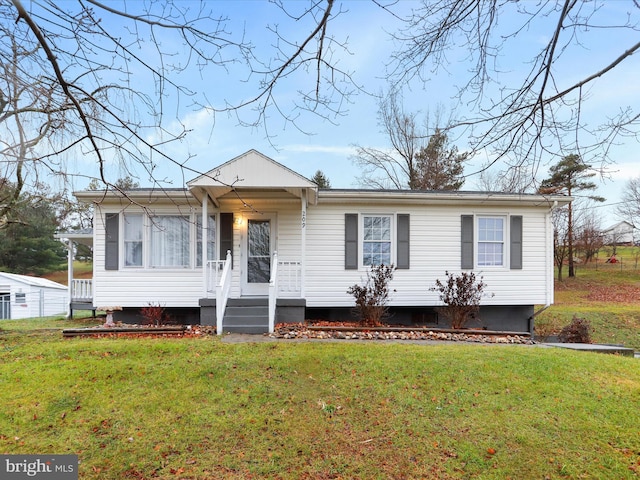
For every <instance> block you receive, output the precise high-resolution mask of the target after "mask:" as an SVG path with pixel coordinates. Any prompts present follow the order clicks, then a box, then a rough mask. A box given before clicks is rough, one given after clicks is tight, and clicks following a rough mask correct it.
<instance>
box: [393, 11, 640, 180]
mask: <svg viewBox="0 0 640 480" xmlns="http://www.w3.org/2000/svg"><path fill="white" fill-rule="evenodd" d="M639 32H640V2H638V1H637V0H630V1H626V2H609V1H606V0H596V1H592V2H585V1H580V0H561V1H556V0H542V1H538V2H517V1H511V0H479V1H471V0H469V1H467V0H436V1H432V0H423V1H422V3H421V6H420V8H417V9H415V10H414V11H413V12H412V14H411V15H410V16H409V17H408V18H406V19H405V26H404V28H403V29H402V30H401V31H399V32H396V33H395V34H394V37H395V39H396V41H398V42H399V46H398V49H397V51H396V53H395V55H394V58H393V59H392V61H391V62H390V65H389V66H390V80H391V81H392V82H393V83H394V84H397V85H404V84H410V83H411V82H418V83H422V82H424V83H425V84H426V82H428V81H429V80H430V79H431V78H432V77H433V76H436V75H448V74H449V69H451V68H457V66H458V65H464V66H465V67H466V68H465V71H462V72H461V71H460V70H462V69H459V68H458V69H457V72H456V77H455V82H456V85H457V86H458V90H457V94H456V95H455V97H456V98H458V99H459V101H460V105H461V106H463V107H464V109H465V110H466V111H468V112H469V113H468V114H465V115H464V116H463V118H459V119H458V121H457V122H456V125H457V127H458V129H460V130H462V131H464V133H462V132H461V131H459V132H458V133H457V135H463V134H464V135H468V136H469V138H470V146H471V148H472V150H474V151H481V150H482V151H486V152H489V153H490V154H491V155H492V156H491V158H492V159H493V162H494V163H495V162H499V161H501V160H503V159H504V158H511V159H514V158H515V159H517V164H516V165H515V166H519V165H527V166H528V168H529V171H531V172H532V173H535V171H536V170H537V169H538V167H539V165H540V162H541V161H542V160H547V159H548V158H549V156H555V155H566V154H567V153H570V152H578V153H579V154H580V156H581V157H582V158H585V159H588V160H589V161H590V162H591V161H592V160H598V161H600V162H601V163H603V164H606V162H608V161H612V159H611V158H609V153H610V147H611V146H612V145H614V144H616V143H617V142H620V141H623V139H624V138H625V137H631V138H632V139H633V141H637V139H638V127H639V126H640V110H638V106H637V105H628V104H626V103H622V104H620V105H615V104H614V105H611V102H609V103H605V104H602V105H600V106H599V107H598V111H599V115H598V116H597V118H598V120H596V123H594V120H593V119H588V118H587V115H586V114H585V111H586V110H587V109H588V108H589V106H590V104H589V101H590V100H595V101H602V100H601V98H598V96H597V95H596V94H597V93H607V92H606V91H605V92H603V91H602V90H603V89H607V88H611V87H609V86H608V85H607V83H605V82H603V81H602V80H603V79H611V78H616V73H618V74H622V75H624V72H625V68H628V69H630V70H629V71H634V70H633V68H634V66H635V70H637V69H638V61H639V60H638V55H637V53H638V52H639V50H640V41H639V40H638V39H639V35H638V33H639ZM606 42H608V43H611V44H612V45H611V48H610V49H609V51H610V53H609V52H608V53H607V54H606V55H595V54H593V53H592V52H591V50H592V49H593V47H595V46H597V45H598V44H604V43H606ZM598 53H600V52H598ZM465 75H466V76H465ZM618 78H620V76H619V75H618ZM594 97H595V99H594ZM623 102H624V100H623ZM610 107H613V108H610ZM605 108H606V113H605ZM613 160H615V159H613ZM591 163H593V162H591Z"/></svg>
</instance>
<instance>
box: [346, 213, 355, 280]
mask: <svg viewBox="0 0 640 480" xmlns="http://www.w3.org/2000/svg"><path fill="white" fill-rule="evenodd" d="M344 268H345V270H357V269H358V214H357V213H345V214H344Z"/></svg>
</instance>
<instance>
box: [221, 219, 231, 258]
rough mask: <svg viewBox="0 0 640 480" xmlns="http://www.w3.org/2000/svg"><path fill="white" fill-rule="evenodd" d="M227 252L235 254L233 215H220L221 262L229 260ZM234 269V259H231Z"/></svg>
mask: <svg viewBox="0 0 640 480" xmlns="http://www.w3.org/2000/svg"><path fill="white" fill-rule="evenodd" d="M227 250H231V253H232V254H233V213H221V214H220V260H224V259H225V258H227ZM231 267H232V268H233V257H231Z"/></svg>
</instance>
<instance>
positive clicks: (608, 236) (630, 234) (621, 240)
mask: <svg viewBox="0 0 640 480" xmlns="http://www.w3.org/2000/svg"><path fill="white" fill-rule="evenodd" d="M635 231H636V227H634V226H633V225H632V224H631V223H629V222H627V221H625V220H623V221H622V222H618V223H616V224H615V225H611V226H610V227H609V228H605V229H604V230H603V231H602V239H603V241H604V243H605V245H635V242H636V241H637V240H636V232H635Z"/></svg>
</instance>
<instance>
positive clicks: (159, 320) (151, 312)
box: [140, 303, 171, 327]
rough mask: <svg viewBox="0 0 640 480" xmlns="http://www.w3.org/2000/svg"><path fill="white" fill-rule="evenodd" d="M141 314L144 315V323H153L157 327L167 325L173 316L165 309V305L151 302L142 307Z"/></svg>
mask: <svg viewBox="0 0 640 480" xmlns="http://www.w3.org/2000/svg"><path fill="white" fill-rule="evenodd" d="M140 315H142V318H143V321H142V323H143V324H144V325H153V326H155V327H160V326H162V325H166V324H168V323H170V321H171V317H170V316H169V314H167V312H166V311H165V309H164V307H163V306H161V305H160V304H158V305H153V304H151V303H150V304H149V305H147V306H146V307H142V308H141V309H140Z"/></svg>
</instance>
